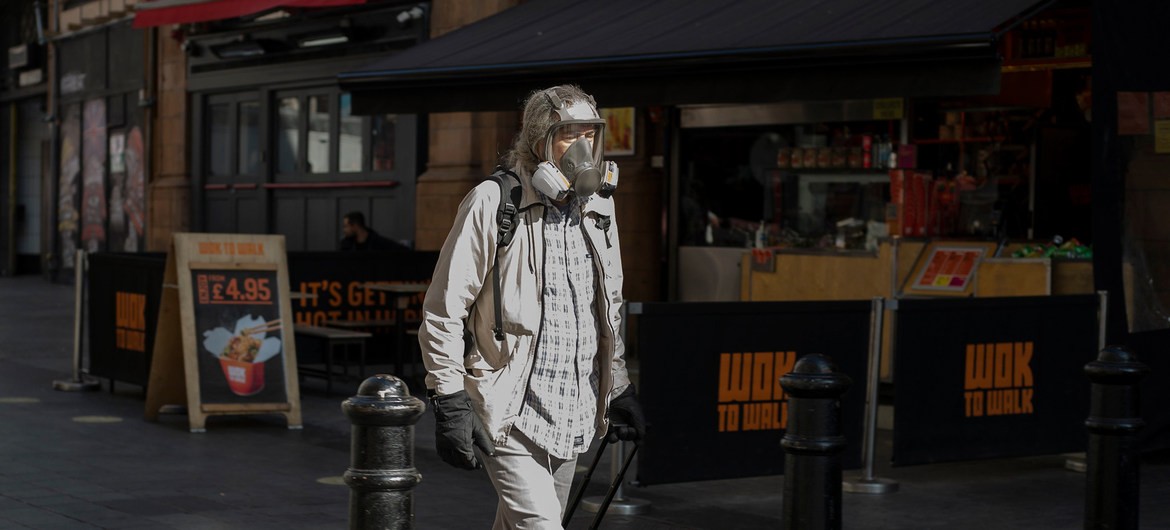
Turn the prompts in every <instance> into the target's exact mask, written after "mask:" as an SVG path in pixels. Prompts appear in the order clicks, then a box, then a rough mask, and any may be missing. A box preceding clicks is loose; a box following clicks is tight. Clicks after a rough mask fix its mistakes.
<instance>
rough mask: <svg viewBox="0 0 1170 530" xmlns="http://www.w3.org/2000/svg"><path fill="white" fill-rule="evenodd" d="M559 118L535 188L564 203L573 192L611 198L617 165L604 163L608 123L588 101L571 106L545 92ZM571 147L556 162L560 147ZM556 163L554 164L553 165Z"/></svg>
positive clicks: (547, 137)
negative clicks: (606, 126)
mask: <svg viewBox="0 0 1170 530" xmlns="http://www.w3.org/2000/svg"><path fill="white" fill-rule="evenodd" d="M545 96H546V97H548V99H549V101H550V102H552V105H553V109H554V110H555V111H556V113H557V117H558V118H560V119H559V120H558V121H557V122H556V123H554V124H553V125H552V126H551V127H549V130H548V131H547V132H546V134H545V140H544V156H543V157H542V158H545V159H546V161H544V162H541V163H540V164H538V165H537V166H536V171H534V172H533V173H532V185H533V186H534V187H535V188H536V189H537V190H539V191H540V192H541V193H543V194H544V195H545V196H547V197H549V198H550V199H553V200H555V201H562V200H564V199H565V198H566V197H568V196H569V194H570V193H572V194H575V195H577V196H580V197H588V196H590V195H593V194H594V193H596V194H598V195H600V196H601V197H603V198H606V197H609V196H610V195H612V194H613V191H614V190H615V189H617V181H618V169H617V164H615V163H613V162H606V161H603V160H602V159H601V158H602V155H603V154H604V153H603V152H604V149H605V120H604V119H602V118H601V116H599V115H598V114H597V109H595V108H594V107H593V105H590V104H589V103H587V102H577V103H574V104H572V105H570V104H569V103H568V102H567V101H564V100H562V99H561V98H560V97H558V96H557V95H556V92H555V91H554V90H548V91H546V92H545ZM566 144H568V147H567V148H565V150H564V153H563V154H560V159H559V160H555V161H554V160H553V159H554V158H555V157H556V155H557V152H558V149H559V148H560V147H563V146H564V145H566ZM554 162H555V163H554Z"/></svg>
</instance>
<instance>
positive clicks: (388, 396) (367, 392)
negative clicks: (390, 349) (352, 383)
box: [341, 374, 427, 426]
mask: <svg viewBox="0 0 1170 530" xmlns="http://www.w3.org/2000/svg"><path fill="white" fill-rule="evenodd" d="M426 408H427V405H426V402H425V401H423V400H421V399H419V398H416V397H414V396H412V395H410V389H409V388H408V387H407V386H406V383H405V382H404V381H402V380H401V379H399V378H397V377H394V376H392V375H386V374H378V375H375V376H373V377H370V378H368V379H366V380H365V381H362V384H361V386H359V387H358V393H357V395H356V396H353V397H351V398H349V399H347V400H345V402H343V403H342V404H341V410H342V411H344V412H345V415H346V416H348V417H349V421H350V422H351V423H353V424H354V425H373V426H402V425H414V423H415V422H417V421H418V419H419V417H421V416H422V413H423V411H425V410H426Z"/></svg>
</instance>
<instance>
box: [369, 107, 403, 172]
mask: <svg viewBox="0 0 1170 530" xmlns="http://www.w3.org/2000/svg"><path fill="white" fill-rule="evenodd" d="M370 121H371V128H370V129H371V130H370V135H371V137H372V139H373V142H372V143H373V152H372V157H373V160H372V161H371V166H372V169H373V170H374V171H389V170H391V169H394V128H395V126H396V125H397V121H398V117H397V116H395V115H393V114H383V115H381V116H374V117H373V118H372V119H371V120H370Z"/></svg>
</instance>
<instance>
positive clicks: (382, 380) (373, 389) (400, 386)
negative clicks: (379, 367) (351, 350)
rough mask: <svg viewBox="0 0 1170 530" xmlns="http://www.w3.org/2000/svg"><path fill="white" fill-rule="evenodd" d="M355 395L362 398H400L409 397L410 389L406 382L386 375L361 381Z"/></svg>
mask: <svg viewBox="0 0 1170 530" xmlns="http://www.w3.org/2000/svg"><path fill="white" fill-rule="evenodd" d="M357 395H359V396H363V397H377V398H382V399H389V398H393V397H402V396H409V395H410V388H408V387H407V386H406V382H405V381H403V380H401V379H399V378H397V377H394V376H392V375H387V374H378V375H375V376H373V377H369V378H367V379H366V380H365V381H362V384H361V386H359V387H358V391H357Z"/></svg>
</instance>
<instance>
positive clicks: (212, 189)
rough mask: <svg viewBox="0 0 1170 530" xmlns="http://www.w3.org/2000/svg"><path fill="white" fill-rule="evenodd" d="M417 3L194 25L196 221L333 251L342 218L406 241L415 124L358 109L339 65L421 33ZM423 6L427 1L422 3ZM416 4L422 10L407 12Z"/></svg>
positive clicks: (191, 87) (207, 228) (407, 42)
mask: <svg viewBox="0 0 1170 530" xmlns="http://www.w3.org/2000/svg"><path fill="white" fill-rule="evenodd" d="M418 6H419V4H415V3H412V4H410V5H406V6H404V5H396V4H391V5H386V4H382V5H379V6H354V7H345V8H336V9H328V10H305V11H302V12H298V13H296V14H294V15H292V16H288V17H285V18H278V19H275V20H268V19H265V18H264V17H262V16H261V17H256V16H251V17H242V18H233V19H228V20H223V21H215V22H209V23H206V24H199V25H194V26H188V27H196V28H198V30H197V31H195V32H193V33H192V34H190V35H189V36H188V37H187V41H186V44H185V46H186V49H187V53H188V58H187V65H188V72H187V89H188V93H189V98H190V99H189V104H190V107H189V108H190V117H191V120H190V132H189V137H190V139H191V143H190V145H191V150H190V153H191V159H190V160H191V162H190V168H191V186H192V187H191V198H192V200H191V208H192V211H191V227H192V230H193V231H198V232H221V233H259V234H265V233H275V234H283V235H284V236H285V237H286V240H287V244H288V249H289V250H290V251H306V250H307V251H326V250H336V248H337V243H338V240H339V239H340V238H341V217H342V216H343V215H345V214H346V213H349V212H352V211H358V212H362V213H363V214H364V215H365V217H366V220H367V224H369V226H370V227H372V228H374V229H376V230H377V231H378V232H380V233H381V234H383V235H385V236H387V237H390V238H392V239H395V240H399V241H401V242H403V243H406V244H408V245H409V244H410V243H411V242H412V240H413V237H414V177H415V175H416V174H417V173H418V171H419V170H418V164H419V160H421V159H422V158H421V157H420V152H419V149H420V143H419V141H418V138H419V135H420V130H421V129H420V124H419V120H418V119H417V117H416V116H415V115H414V114H413V113H411V112H399V113H380V114H374V115H368V116H358V115H356V114H354V113H353V112H352V103H351V99H350V95H349V94H347V93H344V92H342V91H341V90H339V88H338V87H337V83H336V76H337V74H338V73H340V72H343V71H346V70H348V69H351V68H353V67H355V65H360V64H365V63H368V62H369V61H370V60H371V59H372V58H375V57H382V56H386V55H393V54H395V53H397V52H399V51H401V50H404V49H407V48H409V47H411V46H413V45H415V44H417V43H418V42H420V41H422V40H423V39H425V38H426V35H427V20H426V10H425V9H424V8H422V7H418ZM424 7H425V6H424ZM409 8H417V9H416V11H414V12H413V13H417V17H415V18H411V16H406V17H400V15H401V14H402V13H404V12H409V11H408V10H409Z"/></svg>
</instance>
